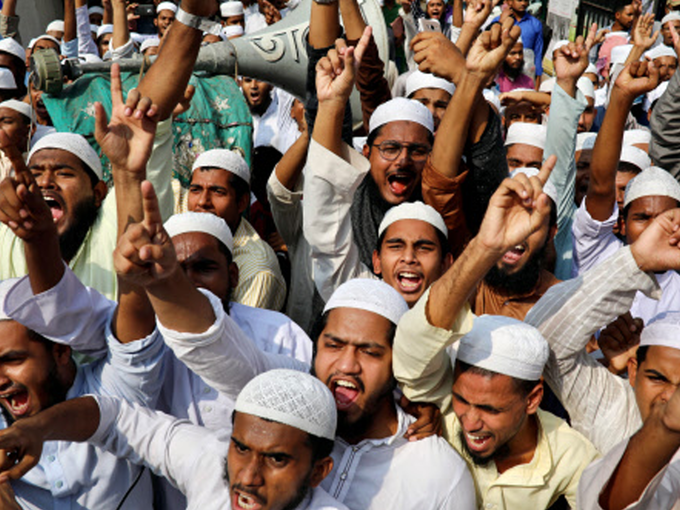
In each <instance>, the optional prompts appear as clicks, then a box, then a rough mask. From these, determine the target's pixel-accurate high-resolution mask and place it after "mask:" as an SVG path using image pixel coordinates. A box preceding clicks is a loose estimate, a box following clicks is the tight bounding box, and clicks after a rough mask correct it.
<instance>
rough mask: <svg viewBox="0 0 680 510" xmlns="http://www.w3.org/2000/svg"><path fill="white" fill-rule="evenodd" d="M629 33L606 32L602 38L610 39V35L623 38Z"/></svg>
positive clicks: (626, 37)
mask: <svg viewBox="0 0 680 510" xmlns="http://www.w3.org/2000/svg"><path fill="white" fill-rule="evenodd" d="M629 36H630V34H629V33H628V32H622V31H619V32H609V33H608V34H605V36H604V38H605V40H606V39H611V38H612V37H623V38H624V39H628V37H629Z"/></svg>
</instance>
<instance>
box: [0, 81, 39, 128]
mask: <svg viewBox="0 0 680 510" xmlns="http://www.w3.org/2000/svg"><path fill="white" fill-rule="evenodd" d="M0 74H2V73H1V72H0ZM0 108H9V109H10V110H14V111H15V112H19V113H20V114H22V115H23V116H25V117H28V118H29V119H32V118H33V108H31V105H30V104H28V103H24V102H23V101H17V100H16V99H8V100H7V101H3V102H2V103H0Z"/></svg>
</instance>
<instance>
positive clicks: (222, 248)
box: [215, 238, 233, 264]
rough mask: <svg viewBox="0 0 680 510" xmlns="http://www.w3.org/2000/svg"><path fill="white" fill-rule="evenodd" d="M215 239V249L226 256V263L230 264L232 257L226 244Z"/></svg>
mask: <svg viewBox="0 0 680 510" xmlns="http://www.w3.org/2000/svg"><path fill="white" fill-rule="evenodd" d="M215 241H217V249H218V250H219V252H220V253H221V254H222V255H224V256H225V257H226V259H227V264H231V262H232V260H233V257H232V254H231V252H230V251H229V248H227V246H226V245H225V244H224V243H223V242H222V241H220V240H219V239H217V238H215Z"/></svg>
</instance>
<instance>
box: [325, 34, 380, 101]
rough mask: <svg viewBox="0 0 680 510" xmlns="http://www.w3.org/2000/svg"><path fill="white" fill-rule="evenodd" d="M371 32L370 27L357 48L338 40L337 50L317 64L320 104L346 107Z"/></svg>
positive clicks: (330, 52)
mask: <svg viewBox="0 0 680 510" xmlns="http://www.w3.org/2000/svg"><path fill="white" fill-rule="evenodd" d="M371 30H372V29H371V27H370V26H367V27H366V29H365V30H364V33H363V34H362V36H361V39H359V42H358V43H357V46H356V48H355V47H354V46H347V43H346V42H345V41H344V40H343V39H338V40H336V41H335V48H334V49H331V50H330V51H329V52H328V55H326V56H325V57H324V58H322V59H321V60H319V62H318V63H317V64H316V94H317V97H318V99H319V103H322V102H327V101H335V102H338V103H339V104H340V105H342V107H343V108H344V107H345V103H346V102H347V100H348V99H349V96H350V94H351V93H352V88H353V87H354V82H355V79H356V73H357V69H358V68H359V64H360V63H361V59H362V58H363V55H364V51H366V46H368V42H369V40H370V38H371Z"/></svg>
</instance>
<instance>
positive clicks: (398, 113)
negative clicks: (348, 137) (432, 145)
mask: <svg viewBox="0 0 680 510" xmlns="http://www.w3.org/2000/svg"><path fill="white" fill-rule="evenodd" d="M400 120H407V121H411V122H415V123H417V124H420V125H421V126H423V127H424V128H425V129H427V130H428V131H429V132H430V133H433V132H434V119H433V118H432V114H431V113H430V110H428V109H427V107H426V106H424V105H423V104H421V103H419V102H418V101H412V100H411V99H406V98H405V97H395V98H394V99H390V100H389V101H387V102H385V103H383V104H381V105H380V106H378V107H377V108H376V109H375V111H374V112H373V115H371V120H370V121H369V122H368V134H369V135H370V134H371V133H372V132H373V131H375V130H376V129H377V128H379V127H380V126H383V125H385V124H387V123H389V122H398V121H400Z"/></svg>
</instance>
